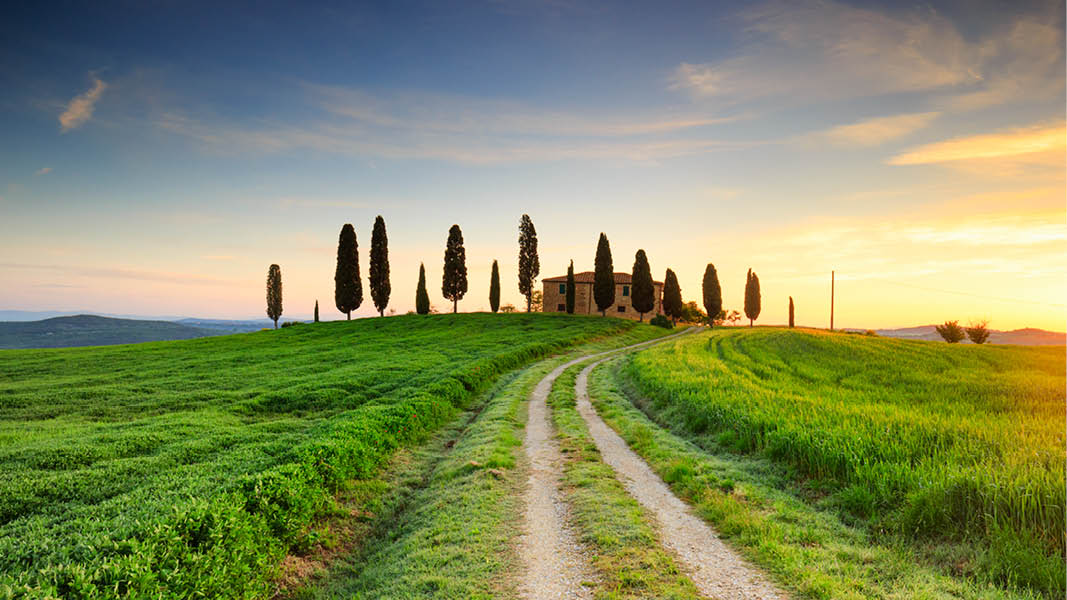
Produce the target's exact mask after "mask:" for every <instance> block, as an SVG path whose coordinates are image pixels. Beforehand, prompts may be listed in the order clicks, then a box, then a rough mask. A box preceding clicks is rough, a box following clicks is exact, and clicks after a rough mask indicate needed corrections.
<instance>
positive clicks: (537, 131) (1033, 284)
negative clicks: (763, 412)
mask: <svg viewBox="0 0 1067 600" xmlns="http://www.w3.org/2000/svg"><path fill="white" fill-rule="evenodd" d="M22 4H23V6H5V8H3V9H2V11H3V12H2V14H0V17H2V18H0V282H2V285H0V309H22V310H35V311H42V310H84V311H95V312H105V313H113V314H137V315H145V316H158V315H176V316H195V317H218V318H253V317H263V316H265V289H264V285H265V280H266V274H267V268H268V266H269V265H270V264H271V263H278V264H279V265H280V266H281V270H282V280H283V284H284V314H283V320H285V319H286V318H293V319H296V318H306V317H307V316H309V315H310V314H311V312H312V307H313V305H314V302H315V301H316V300H318V301H319V303H320V306H321V312H322V315H323V318H324V319H337V318H343V315H341V313H339V312H338V311H336V309H335V308H334V306H333V271H334V268H335V260H336V245H337V237H338V234H339V232H340V229H341V226H342V225H343V224H345V223H352V224H353V225H354V226H355V229H356V233H357V237H358V241H359V244H360V260H361V270H362V274H363V277H364V285H365V287H366V279H365V278H366V274H367V269H368V265H367V256H368V250H369V247H370V232H371V227H372V225H373V222H374V218H375V216H376V215H382V216H383V217H384V219H385V221H386V225H387V229H388V235H389V251H390V255H389V256H390V266H391V280H392V296H391V300H390V308H392V309H395V310H396V311H397V312H400V313H403V312H406V311H408V310H411V309H412V308H413V306H414V296H415V284H416V281H417V277H418V269H419V264H420V262H421V263H425V266H426V272H427V281H428V288H429V291H430V297H431V301H432V303H433V304H434V305H435V306H436V307H437V308H439V309H441V310H446V309H447V308H448V304H449V303H448V301H446V300H445V299H444V298H442V296H441V293H440V280H441V265H442V259H443V254H444V248H445V241H446V238H447V234H448V229H449V227H450V226H451V225H452V224H453V223H456V224H459V225H460V227H461V228H462V230H463V235H464V239H465V246H466V252H467V266H468V269H469V273H470V276H469V280H470V286H469V291H468V293H467V295H466V297H465V298H464V299H463V300H462V301H461V302H460V304H459V307H460V310H463V311H477V310H486V309H487V307H488V304H489V302H488V290H489V272H490V265H491V263H492V261H493V260H494V259H495V260H498V261H499V262H500V269H501V279H502V292H503V293H502V296H503V299H502V300H503V302H504V303H513V304H515V305H520V304H521V303H522V298H521V297H520V294H519V292H518V289H517V274H516V268H517V262H518V245H517V238H518V224H519V218H520V217H521V215H522V214H524V213H526V214H529V215H530V217H531V218H532V219H533V222H534V224H535V226H536V228H537V232H538V240H539V250H540V262H541V277H552V276H556V275H562V274H564V273H565V270H566V267H567V264H568V262H569V261H570V260H572V259H573V260H574V264H575V268H576V270H578V271H583V270H591V269H592V268H593V256H594V254H595V250H596V242H597V238H598V236H599V234H600V232H604V233H606V234H607V236H608V238H609V240H610V241H611V247H612V252H613V255H614V263H615V267H616V270H617V271H626V272H629V271H630V270H631V267H632V264H633V260H634V254H635V252H636V251H637V250H638V249H644V250H645V251H646V253H647V254H648V257H649V262H650V264H651V266H652V270H653V275H654V276H655V277H656V279H659V280H662V278H663V274H664V272H665V270H666V269H667V268H671V269H673V270H674V271H675V272H676V273H677V274H678V279H679V281H680V284H681V287H682V294H683V297H684V299H685V300H698V301H699V300H700V282H701V277H702V275H703V272H704V267H705V265H706V264H708V263H709V262H710V263H714V264H715V266H716V268H717V270H718V273H719V278H720V280H721V283H722V288H723V298H724V304H725V306H726V307H727V308H730V309H737V310H740V309H741V308H742V304H743V293H744V281H745V274H746V272H747V270H748V269H749V268H751V269H753V270H754V271H755V272H756V273H757V274H758V275H759V278H760V283H761V287H762V304H763V311H762V313H761V315H760V318H759V320H758V321H757V323H764V324H780V323H784V322H785V321H786V314H787V306H788V299H789V297H790V296H792V297H793V299H794V301H795V303H796V314H797V321H798V324H802V325H809V326H815V327H826V326H828V325H829V317H830V314H829V312H830V311H829V303H830V273H831V271H835V272H836V296H835V303H836V307H835V308H836V310H835V325H836V326H837V327H857V328H883V327H905V326H913V325H921V324H928V323H935V322H942V321H945V320H950V319H953V320H956V319H958V320H960V321H961V322H962V323H967V322H970V321H973V320H981V319H988V320H989V321H990V326H991V327H993V328H996V329H1014V328H1019V327H1041V328H1045V329H1053V330H1058V331H1063V330H1064V329H1065V328H1067V327H1065V320H1067V278H1065V266H1067V264H1065V258H1067V200H1065V193H1067V187H1065V185H1067V184H1065V171H1067V154H1065V145H1067V144H1065V140H1067V134H1065V125H1064V121H1065V102H1067V99H1065V91H1064V90H1065V87H1064V86H1065V82H1064V73H1065V63H1064V6H1063V3H1062V2H1006V1H1005V2H994V1H989V0H974V1H971V0H968V1H963V0H958V1H951V2H933V3H900V2H882V3H880V2H866V1H864V2H855V3H845V2H834V1H819V2H816V1H812V2H807V1H803V0H801V1H790V2H773V1H772V2H768V3H753V2H738V3H725V2H659V3H636V2H634V3H631V2H610V3H608V2H605V3H595V2H585V1H583V0H547V1H544V2H534V1H532V0H495V1H489V0H487V1H484V2H469V3H462V4H460V3H440V2H390V3H382V4H380V5H356V4H355V3H341V2H338V3H312V2H301V3H282V2H278V3H275V2H255V3H241V2H227V3H199V2H187V1H182V2H177V1H174V2H172V1H169V0H160V1H154V2H134V1H132V0H129V1H116V2H107V1H104V2H99V3H74V2H71V3H65V2H63V3H22ZM365 296H366V298H365V300H364V304H363V306H362V307H361V308H360V309H359V310H358V311H357V314H358V315H372V314H374V313H375V309H374V307H373V304H372V302H371V300H370V297H369V293H365Z"/></svg>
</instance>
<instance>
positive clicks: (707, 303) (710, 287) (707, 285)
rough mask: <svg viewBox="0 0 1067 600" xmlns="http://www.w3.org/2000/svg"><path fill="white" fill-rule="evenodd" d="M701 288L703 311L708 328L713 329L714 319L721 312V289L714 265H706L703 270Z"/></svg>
mask: <svg viewBox="0 0 1067 600" xmlns="http://www.w3.org/2000/svg"><path fill="white" fill-rule="evenodd" d="M701 287H702V288H703V289H702V291H703V292H704V310H706V311H707V312H708V327H714V326H715V319H717V318H718V317H719V313H720V312H722V288H721V287H719V274H718V273H717V272H716V271H715V265H713V264H711V263H708V266H707V267H705V268H704V282H703V285H702V286H701Z"/></svg>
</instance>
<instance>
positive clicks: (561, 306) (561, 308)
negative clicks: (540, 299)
mask: <svg viewBox="0 0 1067 600" xmlns="http://www.w3.org/2000/svg"><path fill="white" fill-rule="evenodd" d="M556 310H558V311H559V312H567V307H566V306H565V305H563V304H557V305H556Z"/></svg>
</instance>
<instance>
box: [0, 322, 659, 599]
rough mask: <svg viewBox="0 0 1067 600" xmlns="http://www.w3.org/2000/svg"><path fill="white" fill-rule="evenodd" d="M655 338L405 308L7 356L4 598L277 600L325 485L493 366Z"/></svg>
mask: <svg viewBox="0 0 1067 600" xmlns="http://www.w3.org/2000/svg"><path fill="white" fill-rule="evenodd" d="M663 333H664V330H662V329H659V328H656V327H651V326H649V325H642V324H638V323H634V322H632V321H626V320H622V319H604V318H599V317H579V316H568V315H544V314H514V315H500V314H498V315H494V314H484V313H483V314H460V315H452V314H448V315H428V316H420V315H405V316H397V317H390V318H373V319H359V320H354V321H336V322H329V323H315V324H300V325H296V326H293V327H288V328H285V329H280V330H277V331H273V330H272V331H262V332H255V333H248V334H236V335H228V336H219V337H211V338H204V339H195V340H186V341H175V342H161V343H155V344H142V345H127V346H114V347H99V348H67V349H59V350H52V349H45V350H10V351H6V352H0V373H2V374H3V376H2V377H0V398H2V399H3V400H2V401H0V440H3V444H0V590H4V589H8V590H11V589H14V588H16V587H17V588H19V589H20V590H28V593H27V596H29V597H93V598H112V597H131V598H143V597H166V598H174V597H188V596H192V595H198V596H202V597H213V598H246V597H270V596H271V595H272V594H271V591H270V590H271V587H270V586H271V580H270V578H271V577H272V575H273V574H274V573H275V572H276V571H275V568H276V567H277V565H278V563H279V562H280V561H281V560H282V558H283V557H284V556H285V555H286V553H287V552H288V551H289V550H290V548H293V547H307V546H308V545H309V544H312V543H314V540H315V539H320V538H321V536H322V535H323V532H322V531H319V530H315V529H312V528H311V527H310V525H311V524H312V523H313V521H314V520H315V519H316V518H318V517H319V516H322V515H324V514H327V513H329V512H330V511H331V510H335V509H334V505H333V504H332V498H333V497H334V494H336V493H337V492H338V491H339V490H340V489H342V488H343V487H344V486H346V485H348V484H349V482H351V481H352V480H354V479H360V478H363V479H365V478H367V477H369V476H371V475H372V474H374V473H375V472H376V469H377V468H378V467H379V466H380V465H381V464H382V463H383V461H385V460H387V459H388V458H389V457H390V456H392V455H393V454H394V453H395V451H396V450H398V449H400V448H404V447H406V446H410V445H412V444H415V443H417V442H419V441H422V440H425V439H426V437H427V435H429V434H430V433H431V432H434V431H436V430H438V429H440V428H441V427H443V426H444V425H445V424H446V423H449V422H450V421H451V420H453V419H454V418H455V417H456V416H457V415H459V414H460V413H461V412H462V411H463V410H464V409H465V408H466V407H468V405H469V404H470V403H471V402H472V401H473V398H474V397H475V396H476V395H477V394H478V393H479V392H481V391H483V390H485V389H486V388H487V387H489V386H490V385H492V384H493V383H494V382H495V381H496V380H497V379H498V378H499V377H500V376H501V374H503V373H505V372H508V371H511V370H514V369H517V368H519V367H522V366H524V365H526V364H528V363H530V362H532V361H535V360H537V359H539V358H541V357H544V356H547V355H549V354H553V353H557V352H560V351H562V350H565V349H567V348H569V347H571V346H573V345H575V344H578V343H582V342H585V341H588V340H594V339H596V340H605V342H604V343H608V342H611V341H614V340H615V339H616V338H622V337H624V336H630V337H629V338H628V339H629V340H630V341H634V337H635V336H636V337H637V340H640V339H641V336H644V337H645V338H646V339H647V338H650V337H655V336H660V335H663ZM505 442H506V440H505ZM508 447H509V448H510V447H511V446H508ZM466 460H469V459H467V458H465V457H464V463H465V461H466ZM468 468H469V467H468ZM316 536H319V537H318V538H317V537H316ZM20 597H21V596H20Z"/></svg>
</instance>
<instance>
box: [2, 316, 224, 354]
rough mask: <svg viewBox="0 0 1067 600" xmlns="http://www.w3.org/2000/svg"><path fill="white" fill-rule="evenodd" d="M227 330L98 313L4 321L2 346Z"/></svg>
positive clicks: (101, 342)
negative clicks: (111, 316) (38, 319)
mask: <svg viewBox="0 0 1067 600" xmlns="http://www.w3.org/2000/svg"><path fill="white" fill-rule="evenodd" d="M225 333H227V331H224V330H221V329H208V328H204V327H192V326H190V325H186V324H183V323H175V322H172V321H145V320H136V319H113V318H110V317H100V316H97V315H75V316H71V317H52V318H51V319H44V320H41V321H15V322H0V348H5V349H8V348H67V347H71V346H108V345H112V344H134V343H138V342H158V341H163V340H188V339H192V338H199V337H207V336H211V335H224V334H225Z"/></svg>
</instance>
